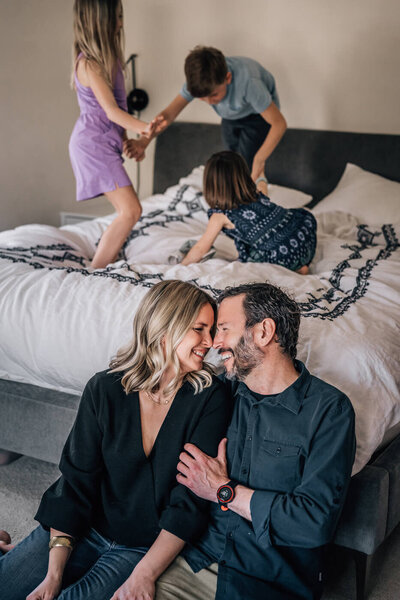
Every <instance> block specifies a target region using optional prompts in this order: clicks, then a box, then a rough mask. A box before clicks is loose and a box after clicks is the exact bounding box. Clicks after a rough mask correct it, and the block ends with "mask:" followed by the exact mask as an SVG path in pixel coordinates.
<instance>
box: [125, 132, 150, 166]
mask: <svg viewBox="0 0 400 600" xmlns="http://www.w3.org/2000/svg"><path fill="white" fill-rule="evenodd" d="M147 144H148V142H147V140H146V139H144V138H140V139H139V140H132V139H129V140H128V139H126V140H124V141H123V144H122V149H123V152H124V154H125V155H126V156H127V157H128V158H134V159H135V160H136V162H141V161H142V160H143V159H144V158H145V156H146V152H145V151H146V148H147Z"/></svg>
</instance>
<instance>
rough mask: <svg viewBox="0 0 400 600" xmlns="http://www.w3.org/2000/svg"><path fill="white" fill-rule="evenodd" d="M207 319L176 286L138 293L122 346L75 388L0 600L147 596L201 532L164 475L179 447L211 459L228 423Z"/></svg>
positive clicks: (186, 498) (201, 302) (181, 493)
mask: <svg viewBox="0 0 400 600" xmlns="http://www.w3.org/2000/svg"><path fill="white" fill-rule="evenodd" d="M215 311H216V308H215V304H214V301H213V300H212V298H211V297H210V296H208V294H206V293H205V292H203V291H202V290H200V289H198V288H197V287H195V286H193V285H191V284H189V283H185V282H182V281H163V282H160V283H158V284H157V285H155V286H154V287H153V288H152V289H151V290H150V291H149V292H148V293H147V295H146V296H145V298H144V300H143V301H142V303H141V305H140V307H139V309H138V311H137V313H136V316H135V319H134V322H133V333H134V335H133V339H132V342H131V344H130V346H129V347H127V348H125V349H123V350H120V351H119V352H118V354H117V356H116V358H114V359H113V360H112V361H111V364H110V367H111V370H109V371H104V372H102V373H98V374H96V375H95V376H94V377H93V378H92V379H91V380H90V381H89V383H88V384H87V385H86V388H85V390H84V392H83V395H82V399H81V403H80V407H79V410H78V414H77V418H76V421H75V424H74V426H73V428H72V431H71V433H70V435H69V437H68V440H67V442H66V445H65V447H64V450H63V453H62V458H61V462H60V469H61V472H62V476H61V477H60V479H59V480H58V481H57V482H56V483H55V484H53V485H52V486H51V487H50V488H49V489H48V490H47V492H46V493H45V494H44V496H43V498H42V501H41V503H40V506H39V510H38V512H37V514H36V519H37V520H38V521H39V523H40V526H39V527H38V528H37V529H35V530H34V531H33V532H32V533H31V535H30V536H29V537H28V538H26V539H25V540H24V541H23V542H22V543H21V544H19V545H18V546H16V548H15V549H14V550H12V551H10V552H8V553H7V554H5V555H4V556H3V557H2V558H1V559H0V597H3V594H4V593H5V592H6V596H5V597H7V598H8V600H21V599H24V598H25V597H26V596H27V597H28V600H52V599H53V598H55V597H58V598H60V599H62V600H72V599H83V598H96V600H102V599H104V600H110V598H111V597H112V598H113V600H122V599H125V598H131V599H137V600H139V599H144V598H146V599H151V598H154V587H155V581H156V580H157V578H158V577H159V575H160V574H161V573H162V572H163V571H164V570H165V569H166V567H167V566H168V565H169V564H170V563H171V561H172V560H173V559H174V558H175V556H176V555H177V554H178V553H179V552H180V551H181V550H182V548H183V546H184V544H185V542H188V541H191V540H193V539H195V538H196V537H197V536H198V535H199V534H200V533H201V531H202V530H203V528H204V527H205V525H206V523H207V518H208V515H207V508H208V507H207V502H205V501H203V500H200V499H199V498H197V497H196V496H194V495H193V494H192V493H191V492H190V491H188V490H187V488H185V487H184V486H181V485H179V484H177V482H176V465H177V463H178V461H179V454H180V452H181V450H182V448H183V446H184V444H185V443H186V442H191V443H193V444H196V445H197V446H199V447H200V448H201V449H202V450H203V451H204V452H206V453H207V454H211V455H216V452H217V446H218V442H219V441H220V439H221V438H222V437H223V435H224V433H225V429H226V426H227V423H228V419H229V412H230V411H229V402H228V397H227V394H226V391H225V387H224V386H223V384H222V383H221V382H220V381H219V380H218V379H217V378H215V377H214V376H213V374H212V371H211V368H210V367H209V366H208V365H207V364H205V363H204V357H205V355H206V353H207V351H208V349H209V348H210V346H211V344H212V334H213V330H214V321H215ZM49 530H50V533H49ZM49 541H50V543H49ZM49 548H50V551H49ZM46 573H47V574H46ZM34 588H35V589H34ZM33 589H34V591H32V590H33ZM28 594H29V595H28Z"/></svg>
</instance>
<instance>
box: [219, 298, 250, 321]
mask: <svg viewBox="0 0 400 600" xmlns="http://www.w3.org/2000/svg"><path fill="white" fill-rule="evenodd" d="M243 298H244V294H240V295H239V296H232V297H230V298H225V299H224V300H222V302H221V304H220V305H219V308H218V325H219V326H221V325H223V324H224V323H225V324H228V323H238V322H240V323H242V322H244V321H245V314H244V310H243Z"/></svg>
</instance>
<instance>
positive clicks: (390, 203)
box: [312, 163, 400, 225]
mask: <svg viewBox="0 0 400 600" xmlns="http://www.w3.org/2000/svg"><path fill="white" fill-rule="evenodd" d="M336 210H339V211H343V212H346V213H349V214H351V215H353V216H355V217H357V219H358V221H359V222H362V223H364V224H365V225H383V224H384V223H396V222H398V221H400V183H398V182H397V181H391V180H390V179H386V178H385V177H381V176H380V175H375V173H370V172H369V171H364V169H361V168H360V167H357V166H356V165H352V164H351V163H348V164H347V165H346V169H345V171H344V173H343V175H342V177H341V179H340V181H339V183H338V184H337V186H336V187H335V189H334V190H333V191H332V192H331V193H330V194H328V196H326V197H325V198H324V199H323V200H321V202H319V203H318V204H317V206H315V207H314V208H313V209H312V212H313V213H314V214H316V215H318V214H320V213H325V212H331V211H336Z"/></svg>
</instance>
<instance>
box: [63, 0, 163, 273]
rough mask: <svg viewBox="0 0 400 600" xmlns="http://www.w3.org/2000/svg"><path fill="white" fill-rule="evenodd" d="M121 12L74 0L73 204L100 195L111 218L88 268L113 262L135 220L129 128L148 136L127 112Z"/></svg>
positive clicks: (112, 0) (106, 4)
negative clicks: (76, 112)
mask: <svg viewBox="0 0 400 600" xmlns="http://www.w3.org/2000/svg"><path fill="white" fill-rule="evenodd" d="M122 19H123V12H122V4H121V1H120V0H75V3H74V44H73V54H74V70H73V83H74V87H75V89H76V93H77V96H78V103H79V107H80V109H81V114H80V116H79V118H78V120H77V122H76V124H75V127H74V130H73V132H72V135H71V139H70V142H69V152H70V157H71V163H72V168H73V171H74V174H75V177H76V192H77V200H78V202H79V201H81V200H88V199H89V198H95V197H96V196H101V195H102V194H104V195H105V196H106V197H107V199H108V200H109V201H110V202H111V204H112V205H113V207H114V209H115V211H116V213H117V217H116V218H115V219H114V220H113V222H112V223H111V224H110V225H109V226H108V228H107V229H106V231H105V232H104V234H103V236H102V238H101V240H100V242H99V244H98V246H97V250H96V253H95V255H94V257H93V261H92V267H93V268H103V267H105V266H106V265H107V264H109V263H110V262H112V261H113V260H115V258H116V256H117V255H118V252H119V250H120V249H121V247H122V245H123V243H124V241H125V240H126V238H127V236H128V234H129V233H130V231H131V230H132V228H133V227H134V225H135V223H136V222H137V221H138V219H139V217H140V215H141V205H140V202H139V199H138V197H137V195H136V192H135V190H134V188H133V186H132V182H131V180H130V179H129V177H128V175H127V173H126V171H125V169H124V167H123V158H122V150H123V143H124V141H125V140H126V139H127V135H126V130H127V129H129V130H131V131H134V132H136V133H141V134H143V135H145V136H151V134H152V133H156V132H157V131H158V129H159V124H160V121H161V119H158V120H157V119H156V120H154V121H152V122H151V123H150V124H148V123H145V122H144V121H140V120H139V119H136V118H134V117H132V116H131V115H129V114H128V113H127V103H126V93H125V85H124V78H123V72H122V67H123V65H124V58H123V53H122V39H123V21H122Z"/></svg>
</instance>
